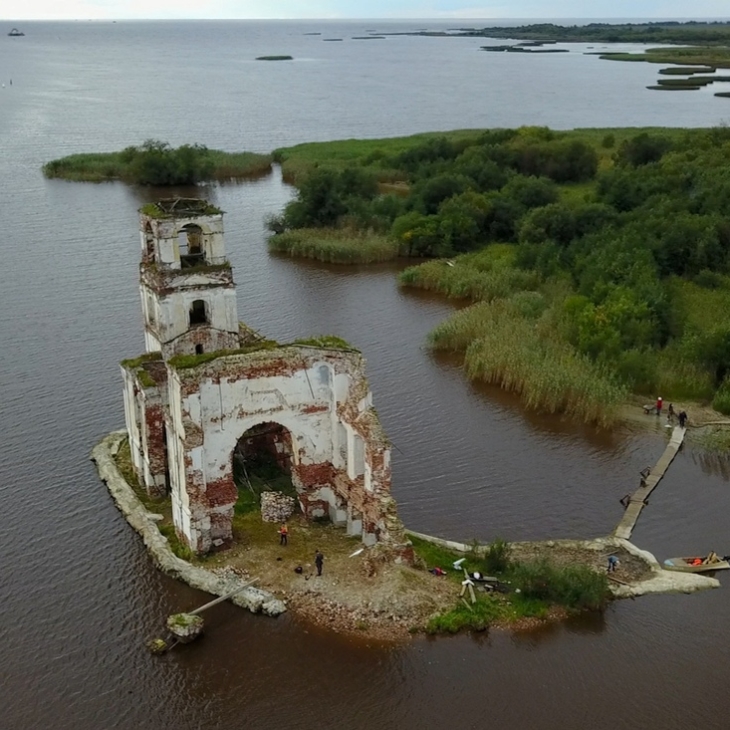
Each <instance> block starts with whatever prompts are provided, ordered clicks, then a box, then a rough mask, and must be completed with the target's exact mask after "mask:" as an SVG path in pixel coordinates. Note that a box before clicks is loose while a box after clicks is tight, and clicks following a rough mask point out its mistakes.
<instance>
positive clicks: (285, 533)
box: [279, 522, 324, 575]
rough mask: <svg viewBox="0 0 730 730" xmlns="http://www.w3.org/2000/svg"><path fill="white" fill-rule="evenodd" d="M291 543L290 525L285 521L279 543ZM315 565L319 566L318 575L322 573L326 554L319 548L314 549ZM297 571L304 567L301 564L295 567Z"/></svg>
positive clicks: (280, 530) (281, 528)
mask: <svg viewBox="0 0 730 730" xmlns="http://www.w3.org/2000/svg"><path fill="white" fill-rule="evenodd" d="M288 544H289V526H288V525H287V524H286V522H283V523H282V525H281V527H280V528H279V545H288ZM314 565H315V567H316V568H317V575H322V567H323V566H324V555H322V553H321V552H320V551H319V550H315V551H314ZM294 571H295V572H296V573H301V572H302V569H301V567H300V566H297V567H296V568H294Z"/></svg>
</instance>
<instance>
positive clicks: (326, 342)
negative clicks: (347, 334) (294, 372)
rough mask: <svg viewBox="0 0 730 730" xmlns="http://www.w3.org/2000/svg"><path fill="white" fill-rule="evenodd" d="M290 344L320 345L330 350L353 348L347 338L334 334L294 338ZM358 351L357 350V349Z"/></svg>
mask: <svg viewBox="0 0 730 730" xmlns="http://www.w3.org/2000/svg"><path fill="white" fill-rule="evenodd" d="M292 345H306V346H307V347H322V348H325V349H332V350H355V351H358V350H357V348H355V347H353V346H352V345H351V344H350V343H349V342H347V340H343V339H342V338H341V337H337V336H336V335H319V336H317V337H304V338H302V339H299V340H294V342H292ZM358 352H359V351H358Z"/></svg>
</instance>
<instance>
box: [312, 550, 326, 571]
mask: <svg viewBox="0 0 730 730" xmlns="http://www.w3.org/2000/svg"><path fill="white" fill-rule="evenodd" d="M323 563H324V555H322V553H321V552H319V550H317V552H315V553H314V564H315V565H316V566H317V575H322V564H323Z"/></svg>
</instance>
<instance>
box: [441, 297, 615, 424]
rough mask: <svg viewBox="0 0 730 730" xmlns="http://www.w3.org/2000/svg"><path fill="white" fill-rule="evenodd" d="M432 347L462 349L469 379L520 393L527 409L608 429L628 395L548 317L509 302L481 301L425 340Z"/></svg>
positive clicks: (442, 325)
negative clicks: (528, 312)
mask: <svg viewBox="0 0 730 730" xmlns="http://www.w3.org/2000/svg"><path fill="white" fill-rule="evenodd" d="M429 340H430V344H431V346H432V347H433V348H434V349H438V350H452V351H465V358H464V367H465V369H466V373H467V375H468V377H469V378H471V379H473V380H481V381H484V382H487V383H493V384H495V385H499V386H500V387H502V388H504V389H505V390H509V391H512V392H515V393H518V394H519V395H520V396H521V397H522V400H523V402H524V403H525V405H526V406H527V407H528V408H531V409H534V410H539V411H543V412H547V413H564V414H566V415H568V416H571V417H575V418H580V419H582V420H583V421H585V422H588V423H595V424H597V425H599V426H604V427H605V426H609V425H611V424H612V423H613V422H614V421H615V420H616V418H617V411H618V407H619V405H620V404H621V403H622V402H623V401H624V400H625V398H626V397H627V395H628V392H627V390H626V388H624V387H622V386H620V385H618V384H617V383H616V382H615V381H614V379H613V378H612V377H611V376H610V374H609V373H608V372H607V371H606V370H605V369H604V368H602V367H601V366H599V365H597V364H596V363H593V362H592V361H591V360H589V359H588V358H587V357H585V356H583V355H581V354H579V353H578V352H576V351H575V350H574V349H573V348H571V347H570V346H569V345H568V344H566V343H564V342H562V341H561V338H560V337H559V336H558V335H557V333H555V331H554V329H553V328H552V326H551V325H550V323H549V320H548V318H546V317H539V318H537V319H535V318H529V317H525V316H524V315H523V314H522V313H521V312H520V311H519V310H518V309H517V307H516V306H515V304H514V303H513V302H510V301H499V300H498V301H494V302H491V303H488V302H480V303H478V304H474V305H472V306H471V307H468V308H467V309H464V310H462V311H460V312H457V313H456V314H455V315H453V316H452V317H451V318H450V319H448V320H446V321H445V322H443V323H441V324H440V325H439V326H438V327H436V329H435V330H434V331H433V332H432V333H431V335H430V336H429Z"/></svg>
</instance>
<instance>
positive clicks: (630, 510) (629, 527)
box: [613, 426, 686, 540]
mask: <svg viewBox="0 0 730 730" xmlns="http://www.w3.org/2000/svg"><path fill="white" fill-rule="evenodd" d="M685 432H686V429H685V428H681V427H679V426H675V427H674V430H673V431H672V437H671V439H669V443H668V444H667V448H666V449H664V453H663V454H662V455H661V458H660V459H659V461H657V463H656V464H655V465H654V466H653V467H652V468H651V470H650V471H649V473H648V474H647V476H646V477H644V479H643V480H642V483H641V486H640V487H639V488H638V489H637V490H636V491H635V492H634V493H633V495H631V499H630V500H629V503H628V505H627V506H626V511H625V512H624V516H623V517H622V518H621V521H620V522H619V523H618V525H616V529H615V530H614V531H613V534H614V536H615V537H621V538H623V539H625V540H629V539H630V538H631V533H632V532H633V530H634V527H635V526H636V521H637V520H638V519H639V515H640V514H641V510H642V509H643V508H644V507H645V506H646V502H647V499H648V498H649V495H650V494H651V493H652V492H653V491H654V489H655V488H656V485H657V484H659V481H660V480H661V478H662V477H663V476H664V474H665V473H666V471H667V469H668V468H669V465H670V464H671V463H672V461H673V460H674V457H675V456H676V455H677V452H678V451H679V447H680V446H681V445H682V442H683V441H684V434H685Z"/></svg>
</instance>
